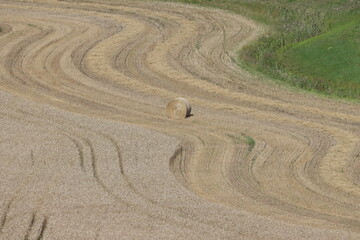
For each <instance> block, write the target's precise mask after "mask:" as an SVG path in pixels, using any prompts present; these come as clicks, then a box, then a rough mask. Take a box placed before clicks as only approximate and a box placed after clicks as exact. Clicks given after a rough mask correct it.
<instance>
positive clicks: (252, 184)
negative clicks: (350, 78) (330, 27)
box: [0, 0, 360, 239]
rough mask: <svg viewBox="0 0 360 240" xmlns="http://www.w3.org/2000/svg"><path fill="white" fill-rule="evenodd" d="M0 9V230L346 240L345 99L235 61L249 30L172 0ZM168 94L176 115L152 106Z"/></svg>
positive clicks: (349, 157)
mask: <svg viewBox="0 0 360 240" xmlns="http://www.w3.org/2000/svg"><path fill="white" fill-rule="evenodd" d="M0 5H1V6H2V8H1V9H0V11H1V14H0V22H1V24H0V28H1V29H3V30H2V31H1V32H0V54H1V56H2V58H1V59H0V89H1V91H0V99H1V102H3V103H4V104H3V105H2V106H0V114H1V115H0V117H1V119H2V122H1V124H2V128H1V130H0V132H1V134H2V135H1V138H2V139H13V140H11V141H8V140H6V141H5V140H4V141H1V142H0V150H1V151H0V153H1V155H0V163H1V164H0V173H1V177H2V178H3V179H4V183H1V184H0V191H1V195H0V196H4V197H0V221H1V222H0V229H1V233H3V235H2V236H1V237H5V238H7V239H15V238H16V236H23V237H24V236H25V238H30V237H32V236H35V235H36V234H35V231H38V233H39V234H40V235H39V234H37V236H38V237H39V236H41V238H44V239H46V238H48V239H56V238H62V239H64V238H67V239H89V238H94V239H109V238H112V239H113V238H126V239H127V238H148V239H155V238H156V239H189V238H205V239H288V238H291V239H358V238H359V233H360V228H359V226H360V222H359V220H358V219H359V217H360V211H359V207H358V204H357V203H358V201H359V197H360V188H359V183H360V180H359V177H358V175H359V172H360V170H359V169H360V168H359V162H360V154H359V152H360V150H359V148H360V144H359V142H360V137H359V136H360V135H359V133H360V130H359V126H360V125H359V124H360V113H359V105H358V104H356V103H344V102H335V101H334V100H328V99H322V98H319V97H316V96H312V95H311V96H309V95H306V94H304V93H295V92H292V91H289V90H286V89H284V88H283V87H279V86H276V85H275V84H272V83H269V82H268V81H266V80H263V79H259V78H258V77H255V76H251V75H250V74H249V73H247V72H245V71H244V70H241V69H239V68H238V66H237V65H236V63H235V61H234V59H235V58H236V51H237V50H238V48H239V47H242V46H244V45H245V44H247V43H248V42H249V41H252V40H254V39H256V38H257V37H258V36H259V35H260V34H262V32H263V29H262V27H260V26H258V25H256V24H255V23H253V22H251V21H250V20H247V19H245V18H243V17H240V16H235V15H232V14H229V13H226V12H222V11H217V10H209V9H203V8H198V7H191V6H184V5H179V4H173V3H154V2H136V1H111V0H109V1H105V0H104V1H57V0H52V1H43V0H35V1H33V2H31V3H30V2H21V1H5V0H3V1H0ZM18 16H21V17H18ZM178 96H183V97H186V98H188V99H189V100H190V101H191V103H192V105H193V113H194V115H193V116H192V117H190V118H188V119H186V120H184V121H181V120H170V119H167V118H166V116H165V111H164V108H165V106H166V103H167V102H168V101H169V100H170V99H172V98H174V97H178ZM249 136H251V137H249ZM25 156H26V157H25ZM20 176H23V177H20ZM24 178H27V179H28V181H29V184H28V185H26V186H25V187H24V190H22V191H21V194H20V193H19V194H16V195H19V196H20V195H21V197H19V198H18V200H17V203H16V204H11V205H9V204H8V202H9V201H8V200H9V198H8V197H9V196H13V191H12V190H11V188H9V186H8V183H10V182H11V181H14V182H15V184H17V185H18V184H21V181H22V180H21V179H24ZM4 216H5V217H4ZM40 216H43V218H41V217H40ZM4 219H5V220H4ZM41 219H43V220H41ZM44 221H45V222H44ZM14 225H17V226H19V228H18V229H17V230H16V231H15V232H14V233H11V232H10V231H9V229H10V228H11V226H14ZM37 228H39V229H38V230H35V229H37ZM4 232H5V233H4ZM1 233H0V234H1ZM60 236H61V237H60Z"/></svg>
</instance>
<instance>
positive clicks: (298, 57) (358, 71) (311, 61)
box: [279, 20, 360, 98]
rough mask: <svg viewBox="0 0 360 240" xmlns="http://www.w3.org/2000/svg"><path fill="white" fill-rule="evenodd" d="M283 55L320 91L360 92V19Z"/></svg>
mask: <svg viewBox="0 0 360 240" xmlns="http://www.w3.org/2000/svg"><path fill="white" fill-rule="evenodd" d="M279 58H280V59H281V63H282V64H283V65H284V66H285V67H286V69H287V70H288V72H290V71H291V72H292V73H293V74H294V75H295V74H296V75H298V76H301V77H302V78H306V79H310V82H311V83H312V85H311V87H313V88H315V89H317V90H319V91H322V92H326V93H329V94H332V93H336V94H337V95H340V96H344V97H354V98H356V97H359V96H360V20H358V21H352V22H349V23H347V24H344V25H341V26H339V27H336V28H334V29H332V30H331V31H329V32H327V33H325V34H322V35H320V36H318V37H314V38H311V39H309V40H306V41H303V42H300V43H297V44H294V45H293V46H291V47H289V48H288V49H287V50H285V51H283V53H282V54H281V55H280V57H279Z"/></svg>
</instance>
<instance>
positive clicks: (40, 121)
mask: <svg viewBox="0 0 360 240" xmlns="http://www.w3.org/2000/svg"><path fill="white" fill-rule="evenodd" d="M26 115H28V116H33V117H34V118H35V119H36V121H35V120H26V122H27V123H31V124H36V125H38V126H43V125H44V119H37V117H36V115H33V114H32V113H30V112H27V113H26ZM6 117H8V118H13V119H16V120H18V121H25V120H24V119H23V118H21V117H15V116H10V115H7V116H6ZM49 121H50V119H49ZM51 123H52V124H51V125H54V123H57V122H54V121H51ZM57 124H59V126H54V127H55V128H57V129H58V134H59V135H63V136H66V137H67V138H68V139H69V140H70V141H72V142H73V143H74V144H75V145H76V146H77V147H78V146H79V145H80V143H79V142H78V141H77V140H76V139H75V138H74V136H75V137H76V138H79V139H82V141H83V143H84V144H86V146H87V147H89V149H90V152H91V159H90V160H91V165H92V174H93V176H94V178H95V179H96V181H97V182H98V184H99V185H100V186H101V187H102V188H103V189H104V191H105V192H106V193H108V194H109V195H110V196H112V197H113V198H115V199H116V200H117V201H119V202H121V203H122V204H124V205H126V206H127V207H130V208H132V209H133V210H135V211H139V212H140V213H143V214H145V215H148V216H149V217H153V218H156V219H158V220H161V221H166V222H173V223H174V224H177V225H179V224H181V223H180V222H179V221H175V220H170V219H169V218H166V219H165V218H164V217H161V216H159V215H155V214H153V213H151V212H147V211H146V210H145V209H142V208H141V207H140V206H137V205H135V204H132V203H131V202H128V201H125V200H123V199H122V198H121V196H118V195H117V194H116V193H114V192H113V191H112V190H111V189H110V188H109V187H108V186H107V185H106V183H105V182H104V181H103V180H101V177H100V176H99V174H98V169H97V168H98V167H97V165H98V163H97V162H98V161H97V159H96V152H95V148H94V147H93V144H92V143H91V141H90V140H88V139H86V138H84V137H82V136H80V135H78V134H75V133H74V132H73V130H70V129H64V124H65V123H64V122H62V121H59V123H57ZM73 126H75V124H72V125H71V128H73ZM69 127H70V126H69ZM76 128H77V129H82V130H85V131H86V132H89V133H92V134H96V135H99V136H101V137H104V138H107V139H108V140H109V141H110V142H111V143H112V144H113V145H114V147H115V148H116V151H117V155H118V162H119V169H120V172H121V173H122V175H123V176H124V179H125V181H126V182H127V184H128V187H129V189H130V190H132V191H133V192H134V193H135V194H137V195H139V196H140V197H142V198H143V199H144V200H145V201H147V202H149V203H151V204H154V205H157V206H158V207H161V208H165V209H167V210H172V211H175V212H178V213H180V216H183V218H185V219H187V220H192V221H197V222H198V223H201V224H204V225H209V226H211V227H216V228H218V229H222V230H225V231H230V230H231V229H230V228H227V227H224V226H215V225H213V223H207V222H203V221H200V220H198V219H196V218H192V217H190V216H185V215H184V214H183V213H182V210H181V209H178V208H173V207H171V206H168V205H162V204H161V203H157V202H156V201H154V200H152V199H151V198H148V197H147V196H146V195H144V194H142V193H141V192H139V191H138V190H137V189H136V188H135V187H134V186H133V185H132V183H131V182H130V181H129V179H128V177H126V175H125V173H124V170H123V167H122V160H121V152H120V147H119V145H118V144H117V143H116V141H115V140H114V139H113V138H112V137H111V136H109V135H106V134H104V133H101V132H99V131H95V130H91V129H89V128H86V127H80V126H77V127H76ZM66 132H68V133H66ZM70 134H72V135H70ZM78 150H79V155H80V156H81V155H83V150H82V147H81V146H79V148H78ZM83 160H84V159H83ZM82 169H83V170H84V168H83V166H82ZM84 172H85V170H84ZM181 213H182V214H181ZM45 220H46V218H44V220H43V224H44V221H45ZM181 225H182V224H181ZM183 227H185V228H190V229H193V228H192V227H191V226H189V225H187V224H185V225H183ZM45 228H46V222H45V227H42V228H41V232H43V230H45ZM40 235H42V234H40Z"/></svg>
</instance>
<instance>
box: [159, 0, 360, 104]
mask: <svg viewBox="0 0 360 240" xmlns="http://www.w3.org/2000/svg"><path fill="white" fill-rule="evenodd" d="M162 1H176V2H182V3H190V4H198V5H202V6H207V7H216V8H221V9H225V10H230V11H232V12H235V13H239V14H242V15H245V16H248V17H250V18H252V19H254V20H256V21H259V22H262V23H265V24H268V25H270V26H271V29H272V30H271V32H269V34H268V36H266V37H263V38H261V39H259V40H258V41H257V42H255V43H253V44H251V45H250V46H248V47H246V48H245V49H244V50H243V51H242V52H241V53H239V61H240V62H241V63H242V65H243V64H244V63H245V65H246V67H248V68H252V69H255V70H257V71H260V72H263V73H266V74H267V75H269V76H271V77H273V78H276V79H280V80H282V81H284V82H287V83H290V84H292V85H295V86H298V87H300V88H304V89H308V90H315V91H318V92H322V93H326V94H332V95H337V96H341V97H349V98H357V99H359V98H360V90H359V86H358V85H357V84H358V82H359V81H358V76H359V74H358V71H359V70H358V68H359V65H358V63H359V60H358V54H357V53H356V52H355V51H354V49H356V46H355V45H356V44H357V45H359V44H358V41H357V40H358V39H357V40H356V38H358V27H356V24H354V25H355V26H354V25H353V24H352V22H354V21H355V22H356V19H358V18H359V16H360V13H359V9H360V2H359V1H354V0H316V1H314V0H277V1H274V0H162ZM349 16H350V17H349ZM350 25H351V26H350ZM334 26H337V27H334ZM357 26H358V22H357ZM312 38H313V39H312ZM325 45H332V48H331V49H332V51H327V50H331V49H327V48H326V47H324V46H325ZM325 48H326V49H325ZM285 50H286V51H285ZM329 70H331V71H329Z"/></svg>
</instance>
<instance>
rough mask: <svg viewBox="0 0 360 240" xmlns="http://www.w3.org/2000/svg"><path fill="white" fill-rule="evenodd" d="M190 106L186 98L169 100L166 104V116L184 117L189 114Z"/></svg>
mask: <svg viewBox="0 0 360 240" xmlns="http://www.w3.org/2000/svg"><path fill="white" fill-rule="evenodd" d="M190 112H191V106H190V103H189V101H188V100H186V99H185V98H182V97H178V98H175V99H173V100H171V102H169V103H168V105H167V106H166V116H167V117H168V118H172V119H184V118H187V117H189V116H190Z"/></svg>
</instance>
